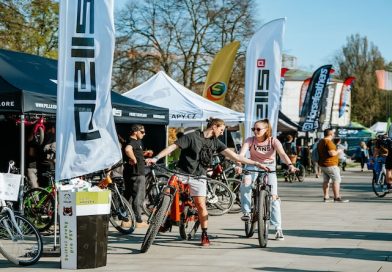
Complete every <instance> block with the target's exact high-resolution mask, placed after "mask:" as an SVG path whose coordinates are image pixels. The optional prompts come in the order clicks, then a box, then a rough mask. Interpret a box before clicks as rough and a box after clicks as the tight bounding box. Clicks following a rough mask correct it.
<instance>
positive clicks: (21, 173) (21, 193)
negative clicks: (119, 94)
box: [19, 114, 25, 214]
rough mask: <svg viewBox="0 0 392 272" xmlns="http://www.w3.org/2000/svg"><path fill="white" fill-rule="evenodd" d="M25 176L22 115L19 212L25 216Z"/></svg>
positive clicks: (23, 123) (23, 118)
mask: <svg viewBox="0 0 392 272" xmlns="http://www.w3.org/2000/svg"><path fill="white" fill-rule="evenodd" d="M24 174H25V116H24V114H21V115H20V175H21V181H20V187H19V212H20V213H21V214H23V188H24Z"/></svg>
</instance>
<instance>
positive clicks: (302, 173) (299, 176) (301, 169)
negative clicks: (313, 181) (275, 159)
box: [295, 164, 306, 182]
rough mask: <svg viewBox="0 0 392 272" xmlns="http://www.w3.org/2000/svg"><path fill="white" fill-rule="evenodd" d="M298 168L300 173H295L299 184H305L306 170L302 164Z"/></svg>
mask: <svg viewBox="0 0 392 272" xmlns="http://www.w3.org/2000/svg"><path fill="white" fill-rule="evenodd" d="M297 168H298V169H299V171H297V172H296V173H295V176H296V177H297V180H298V182H303V181H304V180H305V175H306V169H305V167H304V166H303V165H302V164H300V165H298V166H297Z"/></svg>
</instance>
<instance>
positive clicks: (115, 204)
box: [109, 194, 136, 234]
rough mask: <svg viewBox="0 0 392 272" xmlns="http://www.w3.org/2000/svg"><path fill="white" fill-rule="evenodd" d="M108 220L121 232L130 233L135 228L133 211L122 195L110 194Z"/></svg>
mask: <svg viewBox="0 0 392 272" xmlns="http://www.w3.org/2000/svg"><path fill="white" fill-rule="evenodd" d="M109 221H110V223H111V224H112V225H113V227H115V228H116V230H118V231H119V232H120V233H122V234H131V233H132V232H133V231H134V230H135V228H136V218H135V213H134V212H133V210H132V207H131V205H130V204H129V202H128V201H127V200H126V199H125V197H123V196H122V195H117V194H112V202H111V203H110V218H109Z"/></svg>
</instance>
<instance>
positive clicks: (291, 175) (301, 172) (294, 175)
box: [285, 158, 306, 182]
mask: <svg viewBox="0 0 392 272" xmlns="http://www.w3.org/2000/svg"><path fill="white" fill-rule="evenodd" d="M293 165H294V167H295V168H297V169H298V171H295V172H290V171H289V170H288V169H286V170H285V176H286V177H287V179H288V181H289V182H294V181H296V180H298V182H303V181H304V180H305V175H306V169H305V166H303V165H302V163H301V160H300V158H298V160H297V161H296V162H294V163H293Z"/></svg>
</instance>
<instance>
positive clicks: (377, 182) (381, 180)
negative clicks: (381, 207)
mask: <svg viewBox="0 0 392 272" xmlns="http://www.w3.org/2000/svg"><path fill="white" fill-rule="evenodd" d="M375 160H376V161H375V163H374V169H373V179H372V188H373V192H374V193H375V194H376V196H378V197H384V196H386V195H387V194H389V193H391V191H390V190H389V189H388V183H387V178H386V177H387V171H386V169H385V157H377V158H376V159H375Z"/></svg>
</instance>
